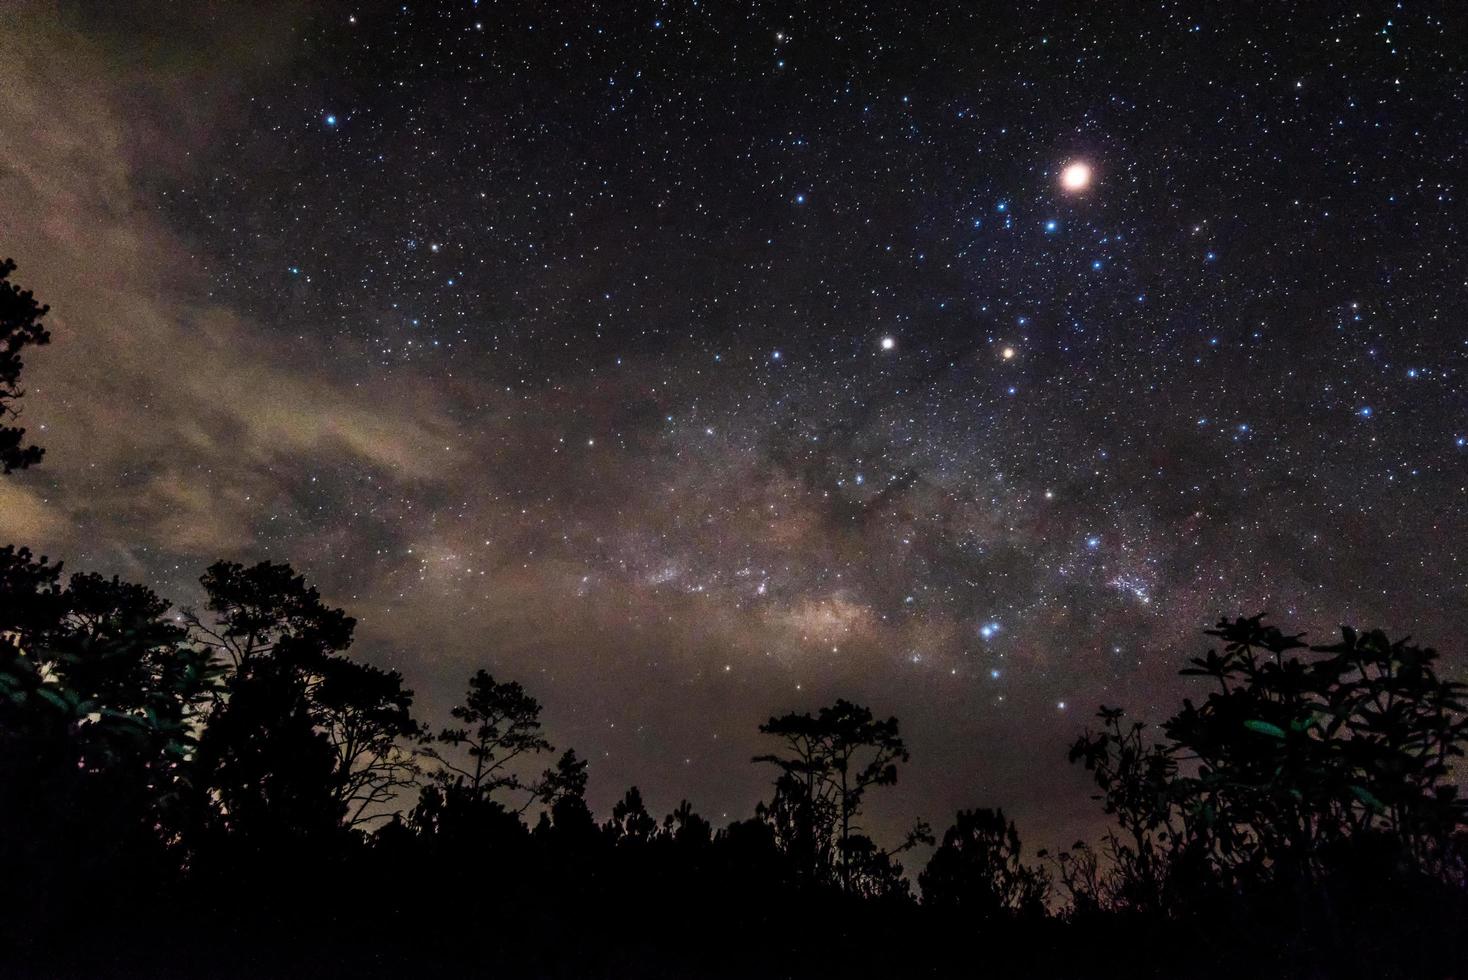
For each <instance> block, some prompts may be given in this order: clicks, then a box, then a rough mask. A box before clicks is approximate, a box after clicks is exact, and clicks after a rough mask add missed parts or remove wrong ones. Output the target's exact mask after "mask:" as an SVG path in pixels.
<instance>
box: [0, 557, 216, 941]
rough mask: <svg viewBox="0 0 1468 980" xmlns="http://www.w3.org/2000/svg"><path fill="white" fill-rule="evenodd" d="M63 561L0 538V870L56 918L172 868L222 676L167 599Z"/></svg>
mask: <svg viewBox="0 0 1468 980" xmlns="http://www.w3.org/2000/svg"><path fill="white" fill-rule="evenodd" d="M60 572H61V569H60V566H59V565H51V564H48V563H47V562H46V560H45V559H44V558H43V559H40V560H35V559H33V557H32V556H31V555H30V553H29V552H28V551H26V550H25V549H20V550H16V549H14V548H9V547H7V548H3V549H0V880H4V881H7V882H9V883H10V885H11V887H13V888H22V887H23V888H25V889H27V891H26V894H27V902H26V905H25V914H26V915H27V916H31V917H34V919H35V921H37V922H40V923H45V924H48V925H49V924H50V923H52V922H56V921H64V915H62V913H61V911H60V910H62V909H65V908H67V907H69V906H71V905H73V904H74V903H75V902H77V901H79V900H81V899H82V898H83V896H85V898H86V901H88V902H89V903H90V904H91V906H92V907H93V908H112V907H114V906H113V903H114V902H116V901H117V900H118V899H119V898H120V896H121V895H123V894H125V893H126V892H125V891H123V889H127V888H132V889H135V890H136V889H138V888H140V887H151V888H157V887H160V886H161V885H163V884H164V883H166V882H167V881H169V880H170V878H171V877H172V875H171V873H170V870H169V868H170V865H171V863H172V861H171V859H170V857H169V856H168V854H169V851H170V850H171V849H172V848H173V846H174V845H175V844H176V843H177V839H178V838H177V835H178V833H179V829H180V827H181V826H182V817H181V812H180V806H179V804H180V798H181V796H182V795H183V794H184V792H185V791H186V788H187V783H188V777H189V764H190V760H191V757H192V754H193V752H194V749H195V747H196V740H195V736H196V731H197V725H198V723H199V721H200V715H199V709H200V707H201V706H202V705H203V704H204V703H206V702H207V701H208V699H209V697H210V696H211V694H212V691H213V687H214V683H215V679H216V677H215V671H214V670H213V669H212V667H211V665H210V663H209V657H208V654H207V652H205V651H201V650H199V649H197V648H194V647H191V646H189V645H187V644H184V643H183V642H182V640H183V635H184V634H183V630H182V629H181V628H180V627H179V626H178V625H177V624H175V623H173V622H170V621H168V620H167V619H166V618H165V615H164V614H165V612H166V610H167V609H168V603H167V602H166V601H165V600H162V599H160V598H158V597H157V596H156V595H154V594H153V593H152V592H151V591H149V590H148V589H146V588H143V587H142V586H137V585H131V584H128V583H125V582H121V581H120V580H118V579H116V578H113V579H104V578H102V577H100V576H97V575H90V574H81V575H74V576H72V578H71V581H70V582H69V583H68V585H67V586H66V587H65V588H62V587H61V586H60V584H59V578H60ZM16 911H17V912H19V911H20V910H19V909H17V910H16ZM58 917H59V918H58Z"/></svg>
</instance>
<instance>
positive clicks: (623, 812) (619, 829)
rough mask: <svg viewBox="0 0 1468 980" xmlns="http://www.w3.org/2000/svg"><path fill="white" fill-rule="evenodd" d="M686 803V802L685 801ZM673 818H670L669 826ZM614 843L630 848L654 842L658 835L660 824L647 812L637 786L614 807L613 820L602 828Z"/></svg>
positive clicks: (670, 816)
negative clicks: (655, 836) (654, 836)
mask: <svg viewBox="0 0 1468 980" xmlns="http://www.w3.org/2000/svg"><path fill="white" fill-rule="evenodd" d="M685 803H686V801H685ZM672 820H673V816H672V815H671V814H670V815H669V816H668V822H669V824H671V823H672ZM602 829H603V831H605V833H606V834H607V836H609V837H610V838H611V839H612V841H613V842H614V843H617V844H623V845H628V846H634V847H635V846H638V845H641V844H646V843H647V842H648V841H650V840H652V838H653V835H654V834H656V833H657V830H658V822H657V821H656V820H654V819H653V817H652V815H651V814H650V813H648V812H647V807H646V806H645V805H643V802H642V793H641V792H639V791H638V789H637V787H636V786H633V787H631V788H630V789H628V790H627V793H626V795H624V796H623V797H622V799H621V800H619V801H618V802H617V805H616V806H614V807H612V819H611V820H610V821H608V822H607V824H606V825H605V826H604V827H603V828H602Z"/></svg>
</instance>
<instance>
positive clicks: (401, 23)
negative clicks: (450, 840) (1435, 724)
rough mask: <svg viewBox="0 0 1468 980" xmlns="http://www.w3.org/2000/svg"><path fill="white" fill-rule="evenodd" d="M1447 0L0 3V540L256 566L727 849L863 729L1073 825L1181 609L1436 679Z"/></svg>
mask: <svg viewBox="0 0 1468 980" xmlns="http://www.w3.org/2000/svg"><path fill="white" fill-rule="evenodd" d="M1453 6H1454V5H1453V4H1449V3H1442V4H1430V3H1412V2H1403V3H1400V4H1391V3H1381V4H1366V3H1358V4H1354V5H1350V6H1336V5H1331V4H1290V3H1277V4H1224V3H1162V2H1152V3H1145V4H1127V3H1120V2H1117V3H1112V2H1106V3H1071V4H1031V5H1028V6H1025V7H1024V8H1023V9H1021V8H1020V6H1019V5H1013V4H1005V3H965V4H958V3H935V4H919V5H912V6H911V7H910V8H908V9H901V5H888V4H881V3H871V4H864V3H855V2H846V3H831V4H799V3H793V2H792V3H758V4H735V3H713V2H707V0H706V2H700V3H692V2H680V3H663V4H647V3H630V2H629V3H606V4H598V3H592V2H577V3H565V4H557V3H550V2H541V3H498V4H496V3H490V2H488V0H486V2H482V3H477V4H476V3H472V2H470V0H440V2H426V0H417V2H411V3H408V4H406V5H403V4H374V3H369V2H365V0H364V2H361V3H357V4H328V3H306V2H299V3H280V2H271V3H265V2H252V3H249V4H236V3H222V2H221V3H212V4H211V3H128V4H123V3H116V4H114V3H108V4H91V3H89V4H72V3H60V4H57V3H31V2H21V3H8V4H6V5H5V9H4V10H3V12H0V21H3V23H0V253H3V254H6V255H11V256H13V257H14V258H15V259H16V260H17V262H18V263H19V266H20V268H19V272H18V273H17V274H16V276H15V278H16V280H17V281H19V282H20V283H21V284H23V285H25V286H28V287H30V288H33V289H35V290H36V292H37V294H38V296H40V298H42V299H43V300H44V301H46V302H49V303H50V304H51V306H52V309H53V312H52V314H51V316H50V318H49V323H50V325H51V327H52V330H53V333H54V335H55V339H54V341H53V343H52V345H51V346H50V347H49V348H45V349H41V350H37V351H35V352H34V354H33V355H32V356H30V357H29V359H28V361H29V363H28V365H27V378H28V381H29V385H28V388H29V390H28V393H27V396H26V406H27V407H26V414H25V424H27V425H28V426H29V428H30V431H31V435H32V436H33V437H34V438H35V439H36V440H37V441H39V442H40V443H41V444H43V445H44V446H46V448H47V450H48V452H47V456H46V460H45V463H44V464H43V465H42V466H41V467H40V468H38V469H36V470H33V471H30V472H28V473H25V474H23V475H19V476H15V477H12V478H9V479H7V480H6V481H5V482H4V483H0V539H4V540H6V541H10V540H14V541H17V542H19V543H28V544H30V545H32V547H34V548H35V549H36V550H37V551H44V552H46V553H47V554H50V555H51V556H52V557H62V558H65V559H66V560H67V562H68V565H69V567H72V568H75V569H95V570H99V571H104V572H108V573H113V572H115V573H119V574H122V575H124V576H126V577H131V578H134V579H136V580H141V581H145V582H147V583H149V584H150V585H152V586H153V587H155V588H156V589H158V591H160V592H161V593H163V594H165V595H167V596H168V597H170V598H171V599H173V600H174V601H175V602H178V603H180V604H182V605H186V604H188V603H191V602H194V601H197V598H198V594H199V592H198V586H197V578H198V575H199V573H200V572H201V571H202V568H203V567H204V566H205V565H206V564H208V563H209V562H210V561H212V560H214V559H216V558H219V557H229V558H234V559H239V560H258V559H261V558H270V559H274V560H289V561H291V562H293V563H294V564H295V565H296V566H297V568H298V569H300V570H301V571H303V572H305V573H306V574H307V575H308V576H309V578H310V579H311V580H312V581H313V582H316V583H317V584H319V585H320V586H321V588H322V590H323V592H325V593H326V595H327V597H328V599H329V600H330V601H332V602H334V603H336V604H339V605H342V606H344V607H346V608H347V610H348V611H349V612H351V613H353V614H354V615H356V616H357V617H358V618H359V620H360V625H359V628H358V643H357V646H356V647H355V648H354V649H355V650H356V651H357V652H358V653H359V654H360V655H362V656H363V657H365V658H367V659H369V660H371V661H373V662H375V663H379V664H384V665H390V666H393V667H396V668H398V669H400V670H401V671H403V673H404V674H405V675H406V676H407V678H408V681H409V683H410V684H411V686H413V687H414V688H415V689H416V690H417V692H418V695H419V706H420V707H419V713H420V715H421V716H423V717H424V718H425V719H427V720H430V721H432V722H433V723H435V724H442V723H444V722H445V721H446V720H447V718H446V714H447V709H448V708H449V706H450V705H451V704H452V703H453V702H454V700H455V698H456V697H457V695H458V694H459V692H460V691H462V689H463V685H464V681H465V679H466V678H467V676H468V675H469V674H470V673H471V672H472V671H473V670H474V669H475V668H477V667H479V666H486V667H488V668H490V669H491V670H492V671H493V672H494V673H495V674H496V675H497V676H503V677H506V678H515V679H519V680H521V681H522V682H523V683H524V684H525V685H526V686H527V687H528V688H529V689H530V691H531V692H532V693H533V694H535V695H536V696H538V697H539V698H540V699H541V700H542V701H543V702H544V703H545V705H546V722H547V728H548V734H549V735H550V736H551V737H552V739H553V740H554V741H555V742H556V743H557V744H558V745H561V746H567V745H571V746H575V747H576V748H577V750H578V751H579V752H580V753H581V754H582V755H584V756H587V757H589V758H590V759H591V761H592V767H591V785H590V793H589V799H590V802H591V803H592V804H593V806H594V807H595V808H597V809H599V810H600V811H602V812H603V813H604V812H605V811H606V809H607V808H608V807H609V805H610V802H611V800H612V799H613V798H615V797H618V796H620V795H621V792H622V791H623V790H624V789H625V788H626V786H627V785H629V784H631V783H634V782H635V783H637V784H638V785H640V786H641V787H642V789H643V791H644V794H645V795H646V796H647V798H648V800H649V804H650V807H651V808H652V809H654V810H655V811H657V812H665V811H666V810H667V809H670V808H671V807H672V806H673V805H674V804H676V803H677V802H678V800H679V799H680V798H682V797H684V796H686V797H688V798H689V799H690V800H691V801H692V802H693V803H694V805H695V806H696V808H698V809H699V810H700V811H702V812H704V813H706V814H708V815H709V816H710V817H711V818H713V819H714V821H715V822H716V823H723V822H725V820H726V819H734V818H738V817H743V816H747V815H748V814H749V813H750V812H751V811H752V808H753V806H754V803H755V802H756V800H758V799H760V798H761V796H762V795H764V794H766V793H767V783H768V779H769V773H766V772H762V771H760V769H759V768H758V767H755V766H753V765H751V764H750V763H749V757H750V756H751V755H753V754H754V753H755V752H757V751H761V750H762V748H763V747H762V746H761V745H760V744H759V736H758V735H757V734H756V733H755V729H756V726H757V725H758V724H759V722H761V721H762V720H764V719H765V718H767V717H769V716H770V715H771V714H772V713H777V712H784V711H788V710H793V709H801V710H805V709H813V708H815V707H817V706H819V705H820V704H822V703H828V702H829V701H830V700H832V699H834V698H836V697H840V696H844V697H848V698H850V699H852V700H856V701H858V702H862V703H866V704H869V705H871V706H872V707H873V709H874V710H876V711H877V712H878V713H880V714H895V715H897V716H898V717H899V718H900V719H901V721H902V724H903V731H904V734H905V735H906V736H907V739H908V743H909V746H910V748H911V749H912V752H913V762H912V764H911V766H910V767H909V768H908V769H907V770H906V771H905V772H904V773H903V776H902V779H901V781H900V783H899V785H898V787H897V789H895V790H890V791H883V793H882V794H881V795H882V796H884V797H885V800H884V801H878V800H877V799H876V797H875V796H874V797H873V801H874V803H875V804H876V811H877V814H876V819H875V823H874V825H873V826H874V829H876V830H877V832H878V833H879V834H887V835H888V836H889V837H890V836H891V834H892V833H893V831H895V829H896V828H897V827H898V826H899V825H905V824H906V823H907V822H909V821H910V820H911V818H913V817H916V816H922V817H926V818H927V819H929V820H930V821H932V822H934V823H935V824H937V825H939V826H940V827H941V826H946V824H947V822H948V821H949V820H951V818H952V811H953V810H954V809H956V808H957V807H960V806H994V805H999V806H1003V807H1004V808H1005V809H1006V811H1007V812H1009V813H1010V814H1011V815H1012V816H1014V817H1016V818H1017V819H1018V822H1019V824H1020V829H1021V832H1022V833H1023V834H1024V835H1025V837H1026V840H1027V841H1028V842H1029V843H1030V844H1031V845H1040V846H1043V845H1051V846H1053V845H1056V844H1060V845H1064V844H1068V843H1069V842H1070V841H1071V840H1072V839H1074V838H1075V837H1076V836H1077V835H1081V834H1094V831H1095V829H1096V827H1097V826H1098V824H1099V820H1100V816H1099V811H1098V804H1095V803H1093V802H1091V801H1090V800H1089V799H1088V790H1087V785H1086V776H1085V774H1084V773H1083V772H1081V771H1079V770H1077V769H1076V768H1075V767H1070V766H1068V765H1067V764H1066V762H1065V749H1066V746H1067V744H1068V743H1069V741H1071V740H1072V739H1073V738H1074V737H1075V736H1076V734H1077V733H1078V732H1079V731H1080V730H1081V729H1082V728H1083V727H1084V726H1085V725H1086V723H1087V722H1088V721H1089V720H1090V718H1091V715H1092V712H1094V710H1095V708H1096V707H1097V705H1098V704H1100V703H1107V704H1121V705H1125V706H1127V707H1128V708H1130V709H1131V710H1132V712H1133V713H1135V714H1140V715H1143V716H1146V717H1150V718H1152V719H1154V720H1160V719H1161V718H1163V717H1165V716H1166V715H1167V714H1169V713H1171V711H1172V710H1173V709H1174V708H1175V706H1176V705H1177V704H1178V702H1179V700H1180V698H1181V696H1182V695H1183V693H1184V692H1185V691H1186V690H1187V684H1186V683H1185V682H1184V681H1181V680H1180V679H1178V678H1177V677H1176V671H1177V670H1178V668H1179V667H1181V666H1184V665H1185V661H1186V659H1187V658H1188V657H1189V656H1193V655H1196V654H1198V653H1199V652H1201V650H1202V649H1203V648H1204V647H1203V645H1202V640H1203V638H1202V637H1201V636H1199V634H1198V631H1199V630H1200V629H1201V628H1203V627H1204V626H1206V625H1208V624H1209V623H1211V622H1212V621H1213V620H1215V619H1216V618H1217V617H1218V616H1219V615H1221V614H1230V615H1233V614H1239V613H1254V612H1258V611H1262V610H1269V611H1271V612H1272V613H1273V614H1274V616H1275V618H1276V620H1277V621H1279V622H1280V623H1281V624H1282V625H1293V626H1295V627H1297V628H1299V629H1308V630H1310V631H1311V632H1312V634H1313V635H1315V636H1317V637H1318V638H1320V639H1324V638H1326V636H1327V635H1328V633H1329V632H1330V631H1331V630H1332V629H1334V628H1335V626H1336V625H1338V624H1339V623H1341V622H1350V623H1354V624H1357V625H1363V626H1371V625H1379V626H1383V627H1386V628H1388V629H1390V630H1392V631H1394V632H1402V633H1405V632H1410V633H1412V634H1413V635H1415V636H1416V637H1418V638H1419V639H1421V640H1423V641H1426V642H1435V643H1436V644H1438V645H1439V646H1441V647H1444V648H1447V649H1448V651H1449V652H1448V657H1449V668H1448V672H1449V673H1453V672H1459V673H1461V668H1462V665H1463V663H1464V661H1463V659H1462V657H1461V654H1460V653H1459V652H1458V649H1457V648H1456V647H1455V644H1458V643H1460V639H1459V638H1460V636H1461V635H1462V633H1463V631H1465V630H1468V564H1465V562H1468V374H1465V371H1468V258H1465V237H1464V236H1465V233H1468V227H1465V226H1468V204H1465V201H1464V193H1463V190H1462V187H1461V185H1462V182H1463V172H1464V168H1465V167H1468V158H1465V147H1468V74H1465V66H1468V60H1465V59H1468V55H1465V51H1468V27H1465V24H1464V22H1463V20H1462V19H1461V15H1460V14H1459V15H1454V14H1453V13H1452V7H1453ZM1455 17H1456V19H1455ZM1073 165H1074V169H1071V170H1069V171H1068V170H1067V168H1068V167H1072V166H1073ZM892 842H893V843H895V841H892Z"/></svg>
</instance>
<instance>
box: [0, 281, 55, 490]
mask: <svg viewBox="0 0 1468 980" xmlns="http://www.w3.org/2000/svg"><path fill="white" fill-rule="evenodd" d="M14 271H15V262H14V261H13V260H11V259H4V260H0V423H4V422H7V421H12V420H14V419H16V418H19V417H20V400H21V398H22V397H24V395H25V391H24V390H23V389H22V388H21V387H20V372H21V369H22V368H24V367H25V362H24V360H23V359H22V357H21V352H22V351H24V350H25V348H27V347H32V346H35V347H39V346H41V345H43V344H48V343H50V342H51V334H50V333H49V332H48V331H47V330H46V328H45V326H44V325H43V324H42V323H41V319H42V318H43V317H44V316H45V315H46V314H47V312H49V310H50V307H48V306H42V305H40V304H39V303H37V302H36V299H35V297H34V296H32V295H31V291H30V290H28V289H21V288H20V287H19V286H16V285H15V284H14V283H12V282H11V281H10V274H11V273H12V272H14ZM24 440H25V429H23V428H20V427H17V426H8V425H4V424H0V472H3V473H10V472H12V471H14V470H21V469H25V468H26V467H28V466H34V465H35V464H36V463H39V462H40V461H41V456H42V454H43V453H44V452H45V450H43V449H41V448H40V447H39V446H27V445H23V443H24Z"/></svg>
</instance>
